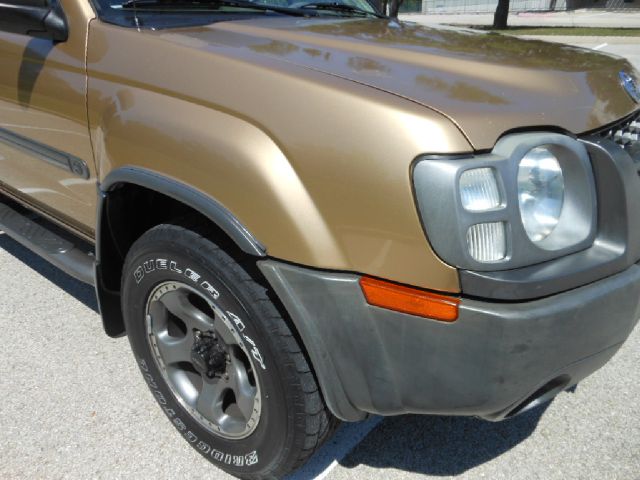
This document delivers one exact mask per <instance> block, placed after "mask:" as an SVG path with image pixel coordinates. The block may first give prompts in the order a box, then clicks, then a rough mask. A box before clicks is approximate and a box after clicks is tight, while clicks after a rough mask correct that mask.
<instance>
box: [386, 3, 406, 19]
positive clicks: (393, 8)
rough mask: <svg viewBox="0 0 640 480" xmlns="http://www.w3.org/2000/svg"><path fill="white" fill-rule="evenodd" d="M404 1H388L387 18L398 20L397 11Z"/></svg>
mask: <svg viewBox="0 0 640 480" xmlns="http://www.w3.org/2000/svg"><path fill="white" fill-rule="evenodd" d="M403 2H404V0H389V16H390V17H391V18H398V11H399V10H400V6H401V5H402V3H403Z"/></svg>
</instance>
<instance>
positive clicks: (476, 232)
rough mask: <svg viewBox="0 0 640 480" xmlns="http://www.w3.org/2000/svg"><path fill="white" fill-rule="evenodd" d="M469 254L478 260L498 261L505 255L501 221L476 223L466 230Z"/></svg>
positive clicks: (486, 261) (505, 245)
mask: <svg viewBox="0 0 640 480" xmlns="http://www.w3.org/2000/svg"><path fill="white" fill-rule="evenodd" d="M467 246H468V247H469V254H470V255H471V256H472V257H473V259H474V260H476V261H478V262H484V263H488V262H498V261H500V260H502V259H504V258H505V257H506V256H507V236H506V233H505V225H504V223H503V222H493V223H478V224H476V225H473V226H471V227H470V228H469V230H467Z"/></svg>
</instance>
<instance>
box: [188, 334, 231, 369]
mask: <svg viewBox="0 0 640 480" xmlns="http://www.w3.org/2000/svg"><path fill="white" fill-rule="evenodd" d="M226 361H227V351H226V349H225V347H224V345H222V344H221V343H220V341H219V340H218V339H217V338H215V337H211V336H204V335H200V336H197V337H196V341H195V342H194V344H193V347H192V348H191V363H192V364H193V366H194V368H195V369H196V370H197V371H198V373H200V374H201V375H206V376H207V377H209V378H213V377H215V376H216V375H217V374H221V373H223V372H224V371H225V370H226Z"/></svg>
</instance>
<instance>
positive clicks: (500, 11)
mask: <svg viewBox="0 0 640 480" xmlns="http://www.w3.org/2000/svg"><path fill="white" fill-rule="evenodd" d="M508 17H509V0H498V7H497V8H496V13H495V15H494V16H493V28H495V29H497V30H504V29H506V28H507V18H508Z"/></svg>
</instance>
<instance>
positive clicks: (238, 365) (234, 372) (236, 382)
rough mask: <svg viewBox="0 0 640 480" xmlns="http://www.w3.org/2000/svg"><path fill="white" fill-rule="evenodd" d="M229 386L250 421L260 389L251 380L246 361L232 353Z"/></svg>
mask: <svg viewBox="0 0 640 480" xmlns="http://www.w3.org/2000/svg"><path fill="white" fill-rule="evenodd" d="M228 372H229V386H230V387H231V389H232V390H233V393H234V394H235V397H236V404H237V405H238V409H239V410H240V412H241V413H242V416H243V417H244V420H245V421H248V420H249V419H250V418H251V415H252V414H253V408H254V401H255V398H256V394H257V393H258V389H257V388H256V387H254V386H253V385H251V383H250V382H249V374H248V372H247V369H246V367H245V366H244V363H242V361H240V360H239V359H238V358H237V357H236V354H235V353H233V354H232V355H231V364H230V365H229V370H228Z"/></svg>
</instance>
